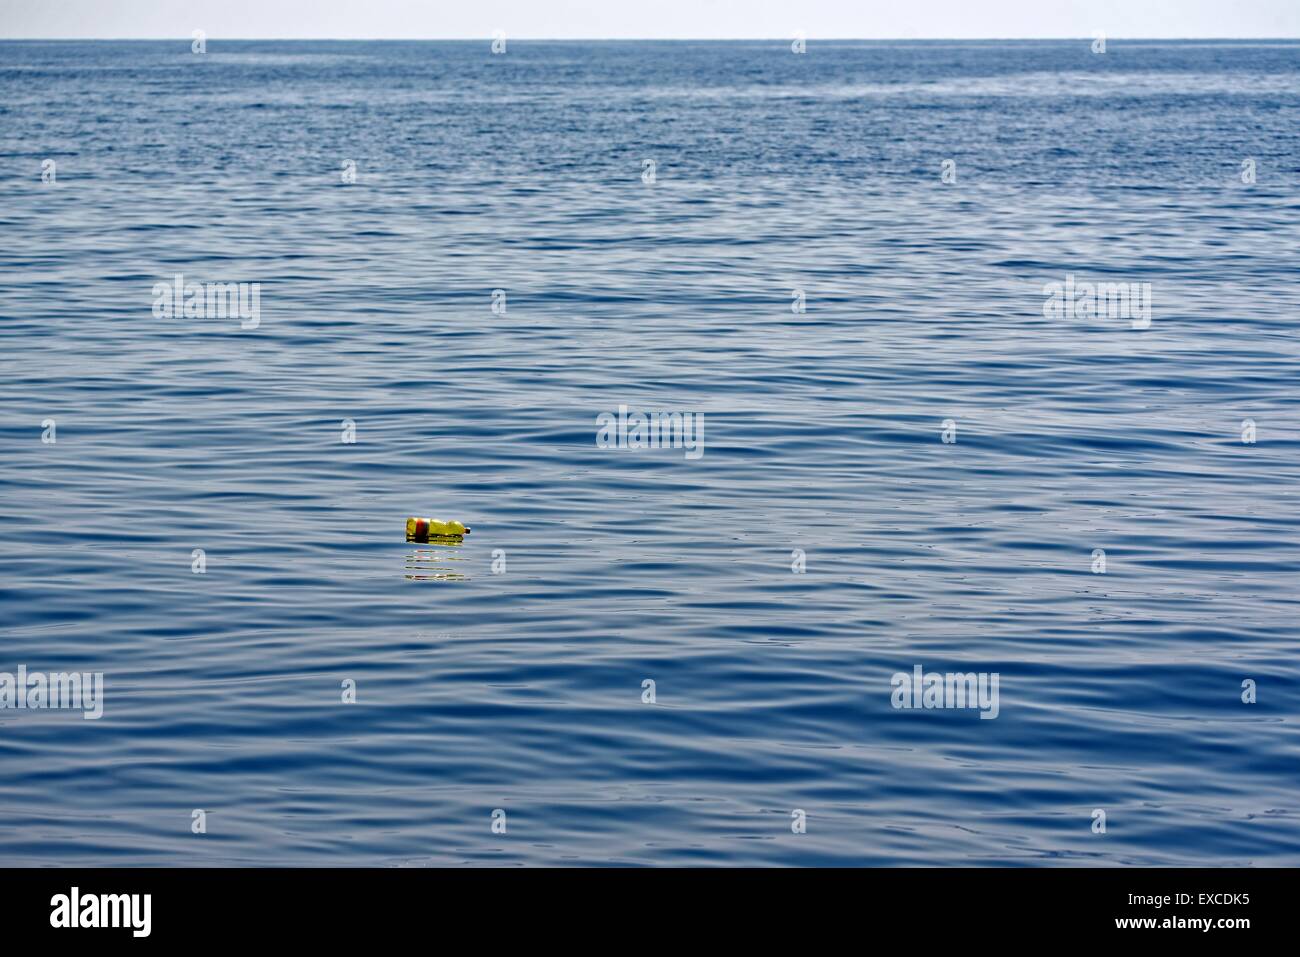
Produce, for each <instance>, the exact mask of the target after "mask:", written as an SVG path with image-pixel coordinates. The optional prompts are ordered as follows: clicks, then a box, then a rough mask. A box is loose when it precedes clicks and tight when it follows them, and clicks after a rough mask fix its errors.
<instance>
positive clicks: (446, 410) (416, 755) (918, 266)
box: [0, 37, 1300, 867]
mask: <svg viewBox="0 0 1300 957" xmlns="http://www.w3.org/2000/svg"><path fill="white" fill-rule="evenodd" d="M498 46H501V44H498ZM799 47H800V44H798V43H797V42H794V43H792V42H791V40H789V39H774V40H771V41H761V42H760V41H735V42H703V41H701V42H685V41H676V42H672V41H664V42H655V41H644V42H642V41H604V42H595V41H581V42H579V41H550V42H542V41H536V42H526V41H518V40H514V39H510V40H508V41H507V42H506V43H505V45H504V49H502V50H500V52H494V50H493V44H492V41H491V40H490V39H489V38H484V39H483V40H482V41H459V42H402V41H390V42H380V41H366V42H349V41H338V42H289V41H235V40H222V39H217V38H206V39H204V38H195V39H191V38H186V37H181V38H178V39H176V40H174V41H120V42H119V41H103V42H43V41H5V42H0V448H2V449H3V456H2V458H0V461H2V463H3V464H2V465H0V864H5V865H11V866H12V865H19V866H49V865H96V866H97V865H115V866H116V865H121V866H137V865H140V866H145V865H148V866H161V865H165V866H204V865H207V866H213V865H219V866H241V867H243V866H249V867H261V866H271V865H289V866H376V867H389V866H412V867H425V866H539V865H550V866H566V865H621V866H639V865H648V866H745V867H749V866H850V867H857V866H903V865H920V866H944V867H952V866H975V865H997V866H1003V865H1005V866H1050V865H1069V866H1094V865H1095V866H1128V865H1150V866H1174V865H1178V866H1183V865H1210V866H1218V865H1223V866H1253V865H1268V866H1277V865H1289V866H1295V865H1297V864H1300V655H1298V654H1297V650H1298V648H1300V645H1298V643H1297V639H1298V634H1297V622H1300V601H1298V597H1300V592H1298V586H1300V484H1298V482H1300V200H1298V199H1297V186H1298V185H1300V42H1287V41H1145V40H1143V41H1139V40H1128V41H1125V40H1123V39H1115V38H1112V39H1110V40H1109V42H1107V43H1106V44H1105V46H1104V52H1103V51H1099V50H1097V49H1096V43H1095V42H1094V41H1093V40H1091V39H1089V38H1082V39H1077V40H1055V41H979V42H973V41H961V42H957V41H952V42H945V41H912V42H908V41H894V42H886V41H880V42H865V41H819V40H816V39H809V40H807V42H806V46H804V48H803V52H798V49H799ZM647 423H649V425H647ZM656 424H658V426H661V428H658V430H657V431H655V428H656ZM603 430H608V431H603ZM651 431H654V435H653V436H651V435H650V434H649V433H650V432H651ZM656 446H657V447H656ZM423 516H428V517H434V518H438V519H442V520H456V521H460V522H463V523H464V524H465V525H467V526H469V527H470V529H471V531H470V533H469V534H468V535H466V536H464V537H463V538H461V539H459V540H456V539H452V540H438V541H433V542H429V543H423V542H409V541H407V536H406V534H405V525H406V520H407V519H408V518H410V517H423ZM20 669H22V671H23V674H24V675H25V678H24V680H22V681H19V678H18V675H19V672H20ZM74 673H75V674H77V675H78V676H79V677H84V689H85V690H86V691H87V694H86V695H84V696H83V698H82V700H81V703H80V706H78V705H77V701H76V700H75V699H74V697H73V696H72V686H71V685H70V684H69V683H68V679H57V678H56V676H58V675H71V674H74ZM33 675H36V676H37V677H36V678H33ZM950 675H951V676H956V680H955V681H954V680H953V679H951V678H949V677H948V676H950ZM92 676H99V677H98V678H95V679H94V680H92ZM6 677H8V678H9V679H10V680H8V681H6ZM967 679H970V681H969V683H964V682H967ZM56 680H57V681H62V684H61V685H60V686H59V687H60V688H61V691H60V693H59V694H55V693H54V688H55V682H56ZM100 680H102V686H101V687H102V693H101V694H100V695H99V696H97V698H96V700H95V702H94V709H98V710H99V711H100V714H99V715H98V716H95V715H94V714H93V710H92V709H91V708H90V706H89V705H88V703H87V701H88V699H89V697H90V693H89V689H91V688H92V687H94V686H95V682H96V681H100ZM914 685H915V686H914ZM976 687H978V688H979V689H980V690H981V691H982V692H983V695H982V696H981V695H976V694H974V693H973V692H972V695H970V696H967V697H966V700H965V701H962V700H961V697H960V696H958V695H957V694H955V693H954V688H955V689H956V690H957V691H962V690H968V689H973V688H976ZM42 689H44V691H43V692H42ZM931 692H933V694H932V693H931ZM56 704H58V705H61V706H59V707H55V706H53V705H56ZM20 705H21V707H20Z"/></svg>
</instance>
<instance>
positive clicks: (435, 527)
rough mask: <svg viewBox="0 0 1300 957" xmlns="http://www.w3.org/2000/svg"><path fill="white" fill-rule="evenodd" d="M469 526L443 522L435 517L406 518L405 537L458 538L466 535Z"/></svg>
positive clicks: (423, 539)
mask: <svg viewBox="0 0 1300 957" xmlns="http://www.w3.org/2000/svg"><path fill="white" fill-rule="evenodd" d="M468 534H469V528H468V527H467V526H466V525H464V524H463V523H461V522H443V521H440V520H439V519H436V518H408V519H407V520H406V539H407V541H411V542H427V541H428V540H429V539H430V538H460V537H461V536H462V535H468Z"/></svg>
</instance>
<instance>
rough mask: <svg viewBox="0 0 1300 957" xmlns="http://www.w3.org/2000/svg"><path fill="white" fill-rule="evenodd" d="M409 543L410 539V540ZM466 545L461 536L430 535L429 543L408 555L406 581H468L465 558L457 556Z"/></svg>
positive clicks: (423, 543)
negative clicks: (458, 550)
mask: <svg viewBox="0 0 1300 957" xmlns="http://www.w3.org/2000/svg"><path fill="white" fill-rule="evenodd" d="M408 541H409V539H408ZM463 544H464V539H462V538H461V537H460V536H458V535H457V536H448V537H445V538H444V537H441V536H437V535H430V536H429V538H428V540H427V541H421V542H419V543H418V544H417V545H416V548H415V551H413V552H407V553H406V579H407V580H408V581H467V580H468V579H469V575H467V574H465V572H464V571H463V570H462V569H464V568H465V566H464V565H463V564H462V563H463V562H465V560H466V559H465V556H464V555H460V554H457V551H456V550H457V549H458V548H460V547H461V545H463Z"/></svg>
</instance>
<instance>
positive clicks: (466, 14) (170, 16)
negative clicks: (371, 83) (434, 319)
mask: <svg viewBox="0 0 1300 957" xmlns="http://www.w3.org/2000/svg"><path fill="white" fill-rule="evenodd" d="M195 29H202V30H204V31H206V33H207V35H208V36H209V37H210V38H212V39H220V38H222V37H231V38H260V37H268V38H269V37H277V38H279V37H304V38H320V37H337V38H347V37H385V38H395V39H437V38H473V37H488V36H491V34H492V32H493V31H494V30H504V31H505V33H506V35H507V36H508V37H515V38H520V39H524V38H546V37H552V38H561V37H701V38H703V37H735V38H745V37H761V38H779V37H789V36H791V35H793V34H794V33H795V31H800V30H801V31H803V32H804V33H805V34H806V35H807V36H809V37H814V38H815V37H851V38H897V37H961V38H965V37H1085V36H1091V35H1092V33H1093V31H1094V30H1103V31H1105V33H1106V34H1107V36H1109V37H1117V38H1123V37H1300V0H986V2H980V0H459V2H452V3H447V2H442V0H0V36H2V37H85V38H91V37H141V38H149V37H177V38H180V37H186V38H187V37H189V35H190V32H191V31H193V30H195Z"/></svg>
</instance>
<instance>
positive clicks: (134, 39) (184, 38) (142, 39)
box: [0, 28, 1300, 43]
mask: <svg viewBox="0 0 1300 957" xmlns="http://www.w3.org/2000/svg"><path fill="white" fill-rule="evenodd" d="M196 29H201V28H196ZM192 39H193V37H192V35H191V34H186V35H178V36H131V37H128V36H114V37H64V36H57V37H55V36H23V37H10V36H0V42H7V41H17V42H54V43H95V42H104V43H122V42H130V43H149V42H165V41H172V40H174V41H176V42H178V43H179V42H188V41H190V40H192ZM206 39H207V40H209V41H212V40H221V41H226V42H237V43H262V42H267V41H291V42H304V43H477V42H490V41H491V40H493V39H494V38H493V36H492V35H491V34H485V35H482V36H477V35H476V36H455V37H386V36H385V37H303V36H268V37H227V36H218V37H214V36H212V35H211V34H207V35H206ZM794 39H796V37H795V36H794V35H793V34H792V35H790V36H785V37H581V36H580V37H530V36H510V35H509V34H507V35H506V40H507V41H508V42H516V43H789V42H790V41H791V40H794ZM802 39H804V40H805V41H808V42H813V41H816V42H831V43H971V42H977V43H978V42H990V43H997V42H1008V41H1015V42H1024V43H1032V42H1053V43H1055V42H1067V41H1069V42H1079V41H1088V40H1092V39H1094V37H1093V35H1092V34H1088V35H1086V36H1085V35H1080V36H1072V37H1071V36H1060V37H1015V36H1003V37H998V36H979V37H836V36H827V37H817V36H805V37H803V38H802ZM1133 40H1143V41H1149V40H1157V41H1161V42H1166V43H1178V42H1187V41H1194V40H1201V41H1205V40H1225V41H1242V40H1253V41H1270V40H1273V41H1276V40H1287V41H1300V36H1183V37H1173V36H1137V35H1125V36H1113V35H1111V34H1106V42H1107V43H1112V42H1125V41H1133Z"/></svg>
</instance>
